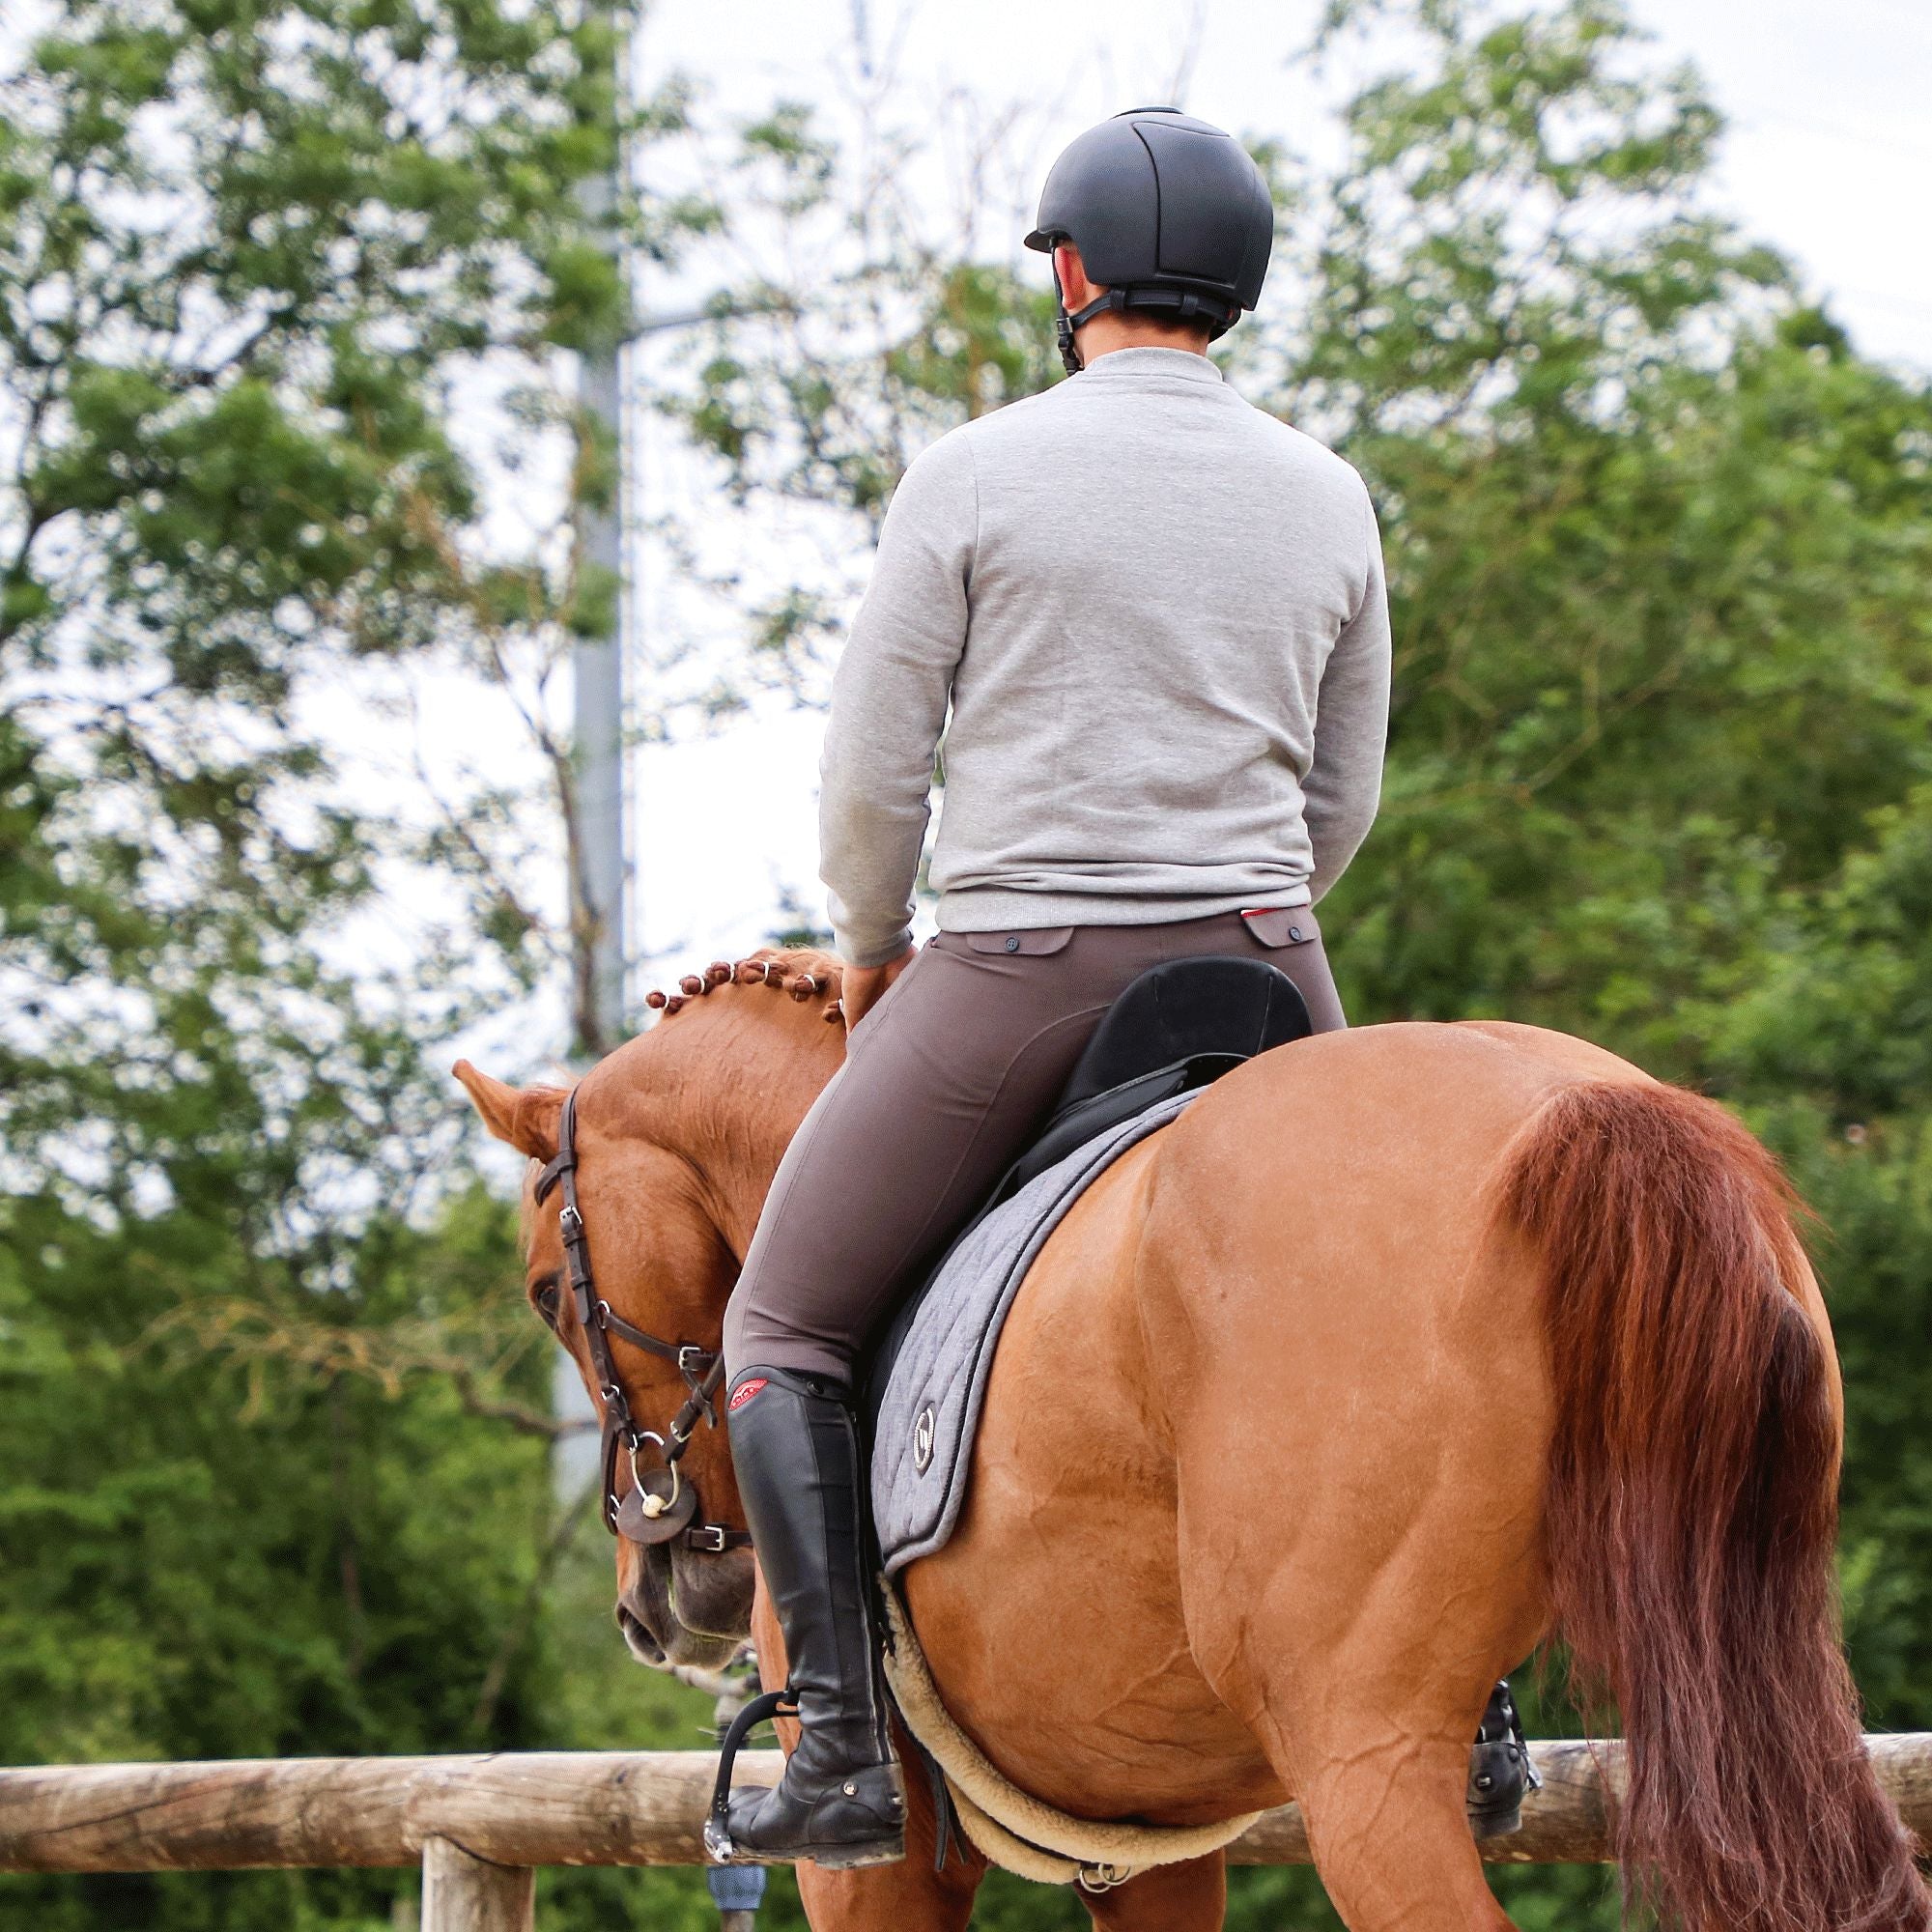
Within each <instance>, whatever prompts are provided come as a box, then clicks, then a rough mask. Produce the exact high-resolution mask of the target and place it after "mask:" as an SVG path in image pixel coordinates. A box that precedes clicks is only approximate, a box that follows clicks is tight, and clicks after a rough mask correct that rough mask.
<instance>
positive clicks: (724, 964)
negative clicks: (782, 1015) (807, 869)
mask: <svg viewBox="0 0 1932 1932" xmlns="http://www.w3.org/2000/svg"><path fill="white" fill-rule="evenodd" d="M720 986H768V987H770V988H771V990H772V991H773V992H777V993H789V994H790V995H791V996H792V998H793V999H794V1000H798V1001H800V1002H804V1001H806V1000H813V999H816V998H818V997H819V996H820V995H821V994H824V993H830V994H831V996H832V1000H831V1004H830V1005H829V1006H827V1008H826V1009H825V1017H826V1019H827V1020H828V1021H832V1020H838V1019H842V1018H843V1017H844V1015H843V1014H842V1013H841V1012H840V1011H839V1009H838V988H839V965H838V960H837V959H835V958H834V957H833V956H832V954H831V953H829V952H820V951H819V950H818V949H817V948H816V947H813V946H761V947H760V948H759V949H758V950H757V952H753V953H749V954H747V955H746V957H744V958H743V959H739V960H735V961H733V960H725V959H714V960H713V961H712V962H711V964H710V965H709V966H707V967H706V968H705V969H704V971H703V972H702V973H687V974H686V975H685V976H684V977H683V978H682V979H681V980H678V982H677V990H676V991H675V992H670V993H667V992H665V991H664V990H663V989H662V988H660V987H656V986H653V987H652V988H651V990H650V991H649V992H648V993H646V994H645V995H644V1005H645V1006H647V1007H650V1008H653V1009H662V1011H663V1012H664V1014H665V1015H666V1017H667V1018H668V1017H669V1016H670V1015H671V1014H672V1013H675V1012H677V1011H678V1010H679V1009H681V1008H683V1007H686V1006H688V1005H689V1004H690V1003H691V1002H692V1001H693V1000H700V999H702V998H703V997H704V996H705V995H706V994H707V993H715V992H716V991H717V990H718V988H719V987H720Z"/></svg>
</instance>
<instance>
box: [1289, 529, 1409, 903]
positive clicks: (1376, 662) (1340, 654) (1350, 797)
mask: <svg viewBox="0 0 1932 1932" xmlns="http://www.w3.org/2000/svg"><path fill="white" fill-rule="evenodd" d="M1362 516H1363V520H1364V522H1365V523H1366V525H1367V527H1368V535H1367V542H1368V559H1367V564H1366V567H1365V569H1364V572H1363V587H1362V596H1361V601H1360V603H1359V604H1358V605H1357V606H1356V609H1355V613H1354V615H1353V616H1352V617H1351V618H1350V621H1349V622H1348V623H1347V624H1346V625H1345V626H1344V627H1343V629H1342V633H1341V635H1340V636H1339V637H1338V638H1337V639H1335V648H1334V649H1333V650H1332V651H1331V652H1330V653H1329V656H1328V663H1327V665H1326V667H1325V668H1324V669H1323V670H1322V673H1321V691H1320V693H1319V694H1318V696H1317V697H1316V702H1315V761H1314V764H1313V765H1312V766H1311V768H1310V770H1309V774H1308V778H1307V780H1306V781H1305V782H1304V783H1303V785H1302V787H1301V792H1302V799H1303V802H1304V807H1305V810H1306V814H1307V821H1308V838H1309V842H1310V844H1312V845H1313V846H1314V848H1315V876H1314V878H1313V879H1311V880H1310V881H1309V890H1310V891H1311V893H1312V894H1313V895H1314V896H1315V897H1316V898H1318V899H1319V898H1321V895H1322V894H1323V893H1325V892H1326V891H1327V890H1328V888H1329V887H1330V886H1332V885H1333V884H1334V883H1335V881H1336V880H1337V879H1339V878H1340V877H1341V876H1342V874H1343V873H1344V872H1345V871H1346V870H1347V869H1348V866H1349V861H1350V859H1352V858H1353V857H1354V856H1355V852H1356V848H1357V847H1358V846H1359V845H1360V844H1361V842H1362V840H1363V839H1364V838H1367V837H1368V834H1369V827H1370V826H1371V825H1373V824H1374V823H1375V817H1376V806H1377V804H1378V802H1379V801H1380V798H1381V789H1382V747H1383V745H1384V743H1385V742H1386V740H1387V737H1388V706H1389V616H1388V590H1387V587H1386V585H1385V583H1384V582H1383V578H1382V543H1381V536H1380V533H1379V532H1378V530H1377V528H1376V513H1375V510H1374V508H1373V507H1372V506H1371V504H1370V502H1369V499H1368V493H1367V491H1364V492H1363V493H1362Z"/></svg>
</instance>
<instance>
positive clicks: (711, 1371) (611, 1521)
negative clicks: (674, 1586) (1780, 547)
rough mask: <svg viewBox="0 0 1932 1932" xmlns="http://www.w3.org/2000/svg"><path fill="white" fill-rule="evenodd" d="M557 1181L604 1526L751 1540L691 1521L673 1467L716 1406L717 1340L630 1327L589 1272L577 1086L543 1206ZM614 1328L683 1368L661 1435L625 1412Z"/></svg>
mask: <svg viewBox="0 0 1932 1932" xmlns="http://www.w3.org/2000/svg"><path fill="white" fill-rule="evenodd" d="M559 1180H560V1181H561V1182H562V1183H563V1207H562V1208H561V1210H560V1211H559V1213H558V1215H557V1225H558V1226H559V1227H560V1228H561V1229H562V1231H563V1259H564V1264H565V1265H566V1267H567V1268H568V1269H569V1271H570V1293H571V1299H572V1301H573V1303H574V1304H575V1306H576V1309H577V1321H578V1325H579V1326H580V1327H581V1328H582V1330H583V1339H584V1342H585V1344H586V1346H587V1347H588V1348H589V1350H590V1367H591V1370H592V1372H593V1373H594V1374H595V1375H596V1377H597V1387H598V1392H599V1393H600V1394H601V1395H602V1396H603V1398H604V1451H603V1469H604V1479H603V1491H604V1527H605V1528H606V1529H608V1530H609V1531H610V1532H611V1535H612V1536H623V1537H628V1538H629V1539H630V1541H631V1542H633V1543H641V1544H645V1545H650V1544H653V1543H669V1542H670V1541H671V1540H672V1539H673V1538H676V1539H678V1540H679V1541H680V1542H681V1543H682V1544H683V1546H684V1548H687V1549H701V1550H705V1551H707V1552H708V1553H710V1554H712V1555H714V1556H715V1555H718V1554H720V1553H722V1552H723V1551H725V1550H726V1549H743V1548H748V1547H749V1545H750V1544H751V1541H752V1533H751V1531H750V1530H747V1529H727V1528H726V1527H725V1524H723V1523H722V1522H694V1521H693V1520H692V1519H693V1518H694V1517H696V1514H697V1489H696V1485H695V1484H692V1483H688V1482H686V1481H685V1480H684V1477H683V1472H682V1471H681V1470H680V1469H679V1468H678V1466H677V1465H678V1464H679V1463H681V1462H682V1461H683V1460H684V1452H685V1450H686V1449H688V1448H689V1447H690V1446H691V1436H692V1432H693V1431H694V1430H695V1429H696V1427H697V1424H698V1421H699V1418H700V1417H701V1418H702V1419H703V1420H705V1421H707V1422H709V1423H710V1424H711V1426H712V1427H713V1428H714V1429H715V1428H716V1427H717V1426H718V1411H717V1409H716V1408H715V1407H714V1406H712V1398H713V1397H714V1396H716V1395H717V1393H718V1388H719V1384H720V1383H721V1382H723V1381H724V1379H725V1356H724V1354H723V1352H722V1351H721V1350H713V1349H700V1348H699V1347H698V1346H697V1344H696V1343H695V1342H667V1341H664V1340H662V1339H661V1338H660V1337H658V1336H656V1335H647V1334H645V1333H644V1331H643V1330H642V1329H641V1328H634V1327H633V1326H632V1325H631V1324H630V1322H628V1321H625V1320H624V1318H623V1317H622V1316H621V1315H616V1314H613V1313H612V1312H611V1304H610V1303H609V1302H608V1301H603V1300H600V1299H599V1298H598V1294H597V1285H596V1283H595V1282H594V1281H592V1279H591V1277H590V1242H589V1239H588V1237H587V1236H586V1235H585V1234H584V1229H583V1212H582V1208H579V1207H578V1205H577V1094H576V1093H575V1091H574V1090H573V1091H572V1092H571V1093H569V1094H565V1095H564V1096H563V1112H562V1114H561V1115H560V1116H559V1118H558V1120H557V1123H556V1152H555V1154H554V1156H553V1157H552V1158H551V1160H550V1161H549V1162H547V1163H546V1165H545V1167H544V1169H543V1172H542V1173H540V1174H539V1175H538V1176H537V1185H536V1200H537V1205H538V1206H539V1207H541V1206H542V1205H543V1203H544V1202H545V1201H546V1200H548V1199H549V1197H550V1193H551V1190H552V1189H553V1188H554V1187H555V1186H556V1184H557V1182H558V1181H559ZM612 1335H616V1336H619V1337H621V1338H622V1339H623V1340H624V1341H626V1342H629V1343H630V1344H631V1346H632V1347H633V1348H637V1349H643V1350H648V1351H649V1352H650V1353H651V1354H653V1355H657V1356H659V1357H661V1358H662V1359H663V1360H665V1361H667V1362H669V1363H671V1364H673V1365H674V1366H675V1367H676V1369H677V1372H678V1374H679V1375H680V1376H682V1377H683V1378H684V1386H685V1391H686V1393H685V1399H684V1406H683V1407H681V1408H680V1409H679V1410H678V1412H677V1413H676V1414H675V1415H674V1416H672V1417H671V1419H670V1423H669V1425H668V1428H667V1429H666V1431H665V1433H664V1434H663V1435H659V1434H658V1433H657V1431H656V1430H654V1429H639V1427H638V1424H637V1422H636V1420H635V1419H634V1417H633V1416H632V1414H631V1405H630V1402H629V1401H628V1400H627V1398H626V1397H625V1394H624V1385H623V1383H622V1381H621V1380H620V1379H619V1378H618V1376H617V1359H616V1357H615V1356H614V1355H613V1354H612V1353H611V1336H612ZM647 1442H650V1443H655V1444H656V1445H657V1451H658V1456H659V1459H660V1462H661V1464H662V1466H661V1467H658V1468H654V1469H647V1470H640V1469H639V1466H638V1456H639V1451H641V1450H642V1448H643V1447H644V1445H645V1443H647ZM619 1456H625V1457H628V1458H629V1460H630V1464H631V1487H630V1488H629V1489H628V1490H627V1491H626V1492H624V1494H623V1495H622V1496H621V1497H620V1496H619V1495H618V1494H617V1459H618V1458H619Z"/></svg>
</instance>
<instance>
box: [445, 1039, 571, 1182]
mask: <svg viewBox="0 0 1932 1932" xmlns="http://www.w3.org/2000/svg"><path fill="white" fill-rule="evenodd" d="M449 1070H450V1071H451V1072H452V1073H453V1074H455V1075H456V1077H457V1078H458V1079H459V1080H460V1081H462V1082H463V1088H464V1092H465V1093H467V1094H469V1098H470V1100H471V1101H472V1102H473V1103H474V1105H475V1108H476V1111H477V1112H478V1113H479V1114H481V1115H482V1116H483V1124H484V1125H485V1126H486V1127H488V1128H489V1129H490V1131H491V1132H492V1133H493V1134H494V1135H495V1136H496V1137H497V1139H498V1140H499V1141H508V1142H509V1144H510V1145H511V1146H512V1147H513V1148H515V1149H516V1150H517V1151H518V1152H519V1153H526V1154H528V1155H529V1157H530V1158H531V1159H532V1160H548V1159H550V1157H551V1156H552V1155H553V1154H554V1153H555V1151H556V1122H557V1116H558V1115H559V1114H560V1113H562V1111H563V1095H564V1089H563V1088H561V1087H512V1086H510V1085H509V1084H508V1083H507V1082H505V1081H502V1080H493V1079H492V1078H491V1077H490V1075H489V1074H487V1073H479V1072H478V1071H477V1070H476V1068H475V1067H473V1066H471V1065H470V1064H469V1061H467V1060H459V1061H458V1062H457V1063H456V1065H454V1066H452V1067H451V1068H450V1069H449Z"/></svg>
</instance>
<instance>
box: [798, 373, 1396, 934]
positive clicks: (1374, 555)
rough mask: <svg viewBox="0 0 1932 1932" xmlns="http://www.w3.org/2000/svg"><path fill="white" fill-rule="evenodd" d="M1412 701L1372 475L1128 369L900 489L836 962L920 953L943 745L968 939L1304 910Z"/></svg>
mask: <svg viewBox="0 0 1932 1932" xmlns="http://www.w3.org/2000/svg"><path fill="white" fill-rule="evenodd" d="M1388 682H1389V628H1388V607H1387V599H1386V596H1385V593H1384V590H1383V585H1382V561H1381V543H1380V539H1379V537H1378V533H1377V529H1376V520H1375V512H1374V510H1373V509H1372V508H1371V507H1370V503H1369V497H1368V492H1367V491H1366V490H1365V489H1364V488H1363V486H1362V480H1361V478H1360V477H1359V476H1357V475H1356V473H1355V472H1354V470H1353V469H1350V467H1349V465H1348V464H1346V463H1345V462H1343V461H1342V459H1341V458H1340V457H1338V456H1336V455H1334V454H1332V453H1331V452H1330V451H1328V450H1326V449H1324V448H1322V446H1321V444H1320V443H1318V442H1316V441H1314V440H1312V439H1310V438H1309V437H1306V436H1304V435H1302V434H1301V433H1300V431H1298V430H1294V429H1291V428H1289V427H1288V425H1287V424H1285V423H1283V422H1280V421H1277V420H1276V419H1275V418H1274V417H1273V416H1270V415H1267V414H1265V413H1264V412H1262V411H1260V410H1257V409H1255V408H1253V407H1251V406H1250V405H1249V404H1247V403H1245V402H1243V401H1242V400H1241V398H1240V397H1239V396H1237V395H1236V393H1235V392H1234V390H1233V389H1231V388H1229V387H1228V386H1227V384H1225V383H1224V382H1223V381H1222V378H1221V374H1220V371H1219V370H1218V369H1216V368H1215V366H1214V365H1213V363H1211V362H1210V361H1208V358H1207V357H1206V356H1204V355H1193V354H1191V353H1190V352H1188V351H1186V350H1182V349H1122V350H1117V351H1115V352H1114V353H1113V354H1112V355H1102V356H1099V357H1097V358H1095V360H1094V364H1093V366H1092V367H1091V368H1089V369H1088V370H1087V371H1086V372H1085V373H1084V374H1082V375H1080V376H1077V377H1075V378H1073V379H1072V380H1070V381H1068V382H1065V383H1062V384H1059V385H1057V386H1056V387H1054V388H1052V389H1050V390H1048V391H1047V392H1046V393H1045V394H1043V395H1038V396H1032V397H1029V398H1028V399H1027V400H1025V401H1024V402H1018V403H1014V404H1012V405H1010V406H1009V408H1006V409H1003V410H1000V411H997V412H995V413H993V414H991V415H987V416H982V417H980V419H979V420H978V421H977V422H971V423H967V424H964V425H963V426H962V427H960V428H958V429H955V430H953V431H952V432H951V433H950V434H948V435H946V436H943V437H941V438H940V440H938V441H937V442H935V443H934V444H933V445H932V446H931V447H930V448H929V449H927V450H925V451H924V452H923V454H922V455H921V456H920V457H919V458H918V460H917V461H916V462H915V463H914V464H913V465H912V467H911V469H908V470H907V471H906V473H905V477H904V479H903V480H902V481H901V482H900V484H899V487H898V490H897V492H896V494H895V496H894V497H893V501H892V506H891V508H890V510H889V511H888V512H887V515H886V522H885V529H884V532H883V534H882V535H881V537H880V539H879V553H878V559H877V562H876V564H875V566H874V569H873V573H872V582H871V587H870V588H869V590H868V591H867V595H866V600H865V603H864V605H863V606H862V608H861V610H860V611H859V615H858V618H857V620H856V621H855V623H854V625H853V629H852V636H851V639H850V640H849V642H848V643H847V644H846V647H845V654H844V657H843V658H842V659H841V661H840V663H839V666H838V674H837V677H836V678H835V680H834V682H833V687H832V716H831V721H830V724H829V725H828V727H827V730H826V735H825V753H824V757H823V760H822V762H821V765H820V779H821V788H820V792H819V845H820V853H821V860H822V866H821V869H822V874H823V877H824V880H825V883H826V885H827V886H828V888H830V891H831V907H832V923H833V929H834V933H835V935H836V938H837V942H838V951H839V952H840V954H841V955H842V956H843V957H845V958H846V959H848V960H850V961H852V962H853V963H854V964H856V965H865V966H869V965H878V964H881V963H883V962H884V961H885V960H888V959H891V958H894V957H895V956H896V955H897V954H898V953H899V952H903V951H904V949H905V945H906V942H907V926H908V923H909V922H910V919H911V915H912V903H913V890H914V884H915V880H916V877H917V874H918V870H919V858H920V849H921V845H922V843H923V839H924V836H925V825H926V817H927V811H928V798H929V794H930V790H931V780H932V774H933V764H934V757H935V753H938V754H939V755H940V756H942V757H943V761H944V770H945V778H946V787H945V800H944V809H943V810H942V811H941V814H940V822H939V840H938V845H937V849H936V851H935V853H934V856H933V861H932V872H931V878H932V884H933V886H934V887H935V888H936V889H937V891H938V893H939V895H940V900H939V923H940V925H941V927H942V928H944V929H946V930H948V931H963V932H983V931H989V930H994V929H998V928H1004V927H1034V926H1042V925H1104V924H1141V923H1151V922H1154V921H1160V920H1181V919H1197V918H1202V917H1205V916H1206V915H1208V914H1209V913H1215V912H1227V911H1233V910H1236V909H1238V908H1244V907H1250V906H1287V905H1306V904H1308V903H1309V902H1310V901H1311V900H1312V899H1318V898H1320V897H1321V895H1322V894H1323V893H1324V892H1326V891H1327V889H1328V888H1329V887H1330V886H1331V885H1333V884H1334V883H1335V881H1336V880H1337V879H1338V878H1339V877H1340V876H1341V874H1342V870H1343V868H1344V867H1346V866H1347V865H1348V863H1349V861H1350V859H1351V858H1352V857H1353V856H1354V853H1355V848H1356V847H1357V846H1358V845H1359V844H1360V843H1361V842H1362V838H1363V837H1364V836H1365V835H1366V833H1367V832H1368V829H1369V825H1370V822H1371V821H1372V820H1373V819H1374V817H1375V813H1376V803H1377V799H1378V794H1379V791H1380V785H1381V766H1382V741H1383V737H1384V733H1385V731H1386V727H1387V720H1388ZM949 704H950V705H951V708H952V719H951V723H950V724H949V723H948V720H947V710H948V706H949ZM942 729H943V730H944V734H945V742H944V746H943V748H942V747H941V742H940V741H941V732H942Z"/></svg>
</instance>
